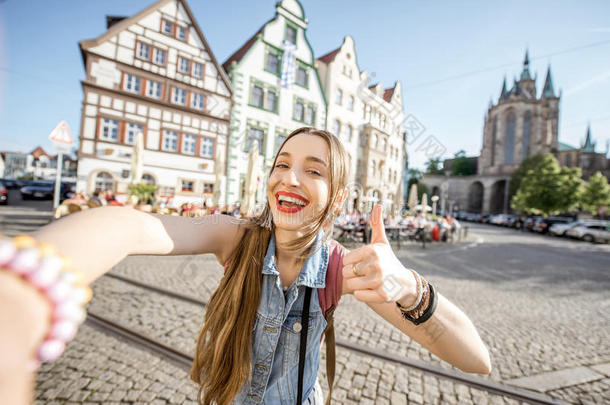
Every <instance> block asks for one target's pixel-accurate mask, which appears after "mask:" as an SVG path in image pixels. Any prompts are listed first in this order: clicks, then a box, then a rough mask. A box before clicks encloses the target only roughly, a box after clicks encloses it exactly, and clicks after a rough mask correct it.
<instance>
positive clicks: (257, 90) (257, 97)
mask: <svg viewBox="0 0 610 405" xmlns="http://www.w3.org/2000/svg"><path fill="white" fill-rule="evenodd" d="M250 104H252V105H254V106H256V107H262V106H263V88H262V87H260V86H253V87H252V95H251V99H250Z"/></svg>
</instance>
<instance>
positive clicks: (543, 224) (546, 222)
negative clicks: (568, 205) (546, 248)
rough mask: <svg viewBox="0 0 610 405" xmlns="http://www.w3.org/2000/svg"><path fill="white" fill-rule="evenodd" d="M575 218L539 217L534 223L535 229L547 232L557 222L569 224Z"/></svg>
mask: <svg viewBox="0 0 610 405" xmlns="http://www.w3.org/2000/svg"><path fill="white" fill-rule="evenodd" d="M572 221H573V218H570V217H548V218H539V219H537V220H536V223H535V224H534V228H533V229H534V231H535V232H539V233H547V232H548V231H549V228H550V227H551V226H553V225H555V224H567V223H569V222H572Z"/></svg>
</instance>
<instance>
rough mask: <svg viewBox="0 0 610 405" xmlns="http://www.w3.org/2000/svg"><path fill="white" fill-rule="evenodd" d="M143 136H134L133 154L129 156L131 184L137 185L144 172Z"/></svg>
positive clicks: (139, 133) (138, 134) (140, 134)
mask: <svg viewBox="0 0 610 405" xmlns="http://www.w3.org/2000/svg"><path fill="white" fill-rule="evenodd" d="M143 157H144V135H143V134H142V132H138V133H137V134H136V139H135V144H134V145H133V153H132V155H131V183H132V184H135V183H139V182H140V180H142V172H143V171H144V160H143Z"/></svg>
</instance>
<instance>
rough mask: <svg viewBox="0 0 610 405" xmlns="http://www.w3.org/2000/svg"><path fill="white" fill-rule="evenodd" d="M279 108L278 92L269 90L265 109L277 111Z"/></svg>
mask: <svg viewBox="0 0 610 405" xmlns="http://www.w3.org/2000/svg"><path fill="white" fill-rule="evenodd" d="M276 109H277V94H276V93H275V91H271V90H267V98H266V99H265V110H269V111H274V112H275V111H276Z"/></svg>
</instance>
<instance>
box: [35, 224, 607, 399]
mask: <svg viewBox="0 0 610 405" xmlns="http://www.w3.org/2000/svg"><path fill="white" fill-rule="evenodd" d="M398 254H399V257H400V258H401V260H402V262H403V263H404V264H405V265H407V266H409V267H413V268H415V269H417V270H418V271H419V272H420V273H422V274H423V275H424V276H426V277H427V278H428V279H429V280H430V281H432V282H433V283H435V285H436V286H437V287H438V289H439V291H440V292H441V293H442V294H443V295H444V296H445V297H447V298H448V299H449V300H451V301H452V302H453V303H455V304H456V305H457V306H458V307H460V308H461V309H462V310H463V311H464V312H465V313H466V314H467V315H468V316H469V317H470V319H471V320H472V321H473V323H474V325H475V326H476V327H477V329H478V330H479V332H480V334H481V337H482V339H483V341H484V342H485V344H486V345H487V347H488V348H489V349H490V352H491V357H492V367H493V370H492V373H491V375H490V376H488V377H485V378H489V379H491V380H494V381H497V382H503V381H505V380H509V379H512V378H516V377H524V376H532V375H537V374H541V373H545V372H548V371H554V370H563V369H566V368H569V367H574V366H591V365H596V364H600V363H606V362H608V361H610V343H609V342H610V336H608V335H609V334H610V328H609V326H610V325H609V324H610V317H609V315H608V314H609V313H610V311H609V310H610V299H609V297H608V295H607V291H608V288H609V287H610V276H609V275H608V273H607V269H608V268H610V247H609V246H608V245H591V244H584V243H579V242H575V241H568V240H563V239H558V238H551V237H542V236H539V235H533V234H527V233H526V234H519V233H517V232H513V231H511V230H504V229H499V228H492V227H486V226H475V227H473V228H472V229H471V235H470V242H468V243H463V244H457V245H438V246H433V247H432V248H431V249H426V250H425V251H424V250H421V249H420V248H414V246H410V247H407V248H406V249H403V250H401V251H400V252H399V253H398ZM113 271H114V272H116V273H118V274H122V275H125V276H128V277H131V278H134V279H138V280H140V281H143V282H146V283H149V284H153V285H157V286H160V287H162V288H166V289H170V290H173V291H177V292H180V293H183V294H187V295H191V296H195V297H198V298H200V299H203V300H207V299H208V298H209V296H210V294H211V292H212V291H213V290H214V288H215V286H216V285H217V283H218V280H219V279H220V277H221V274H222V268H221V267H220V266H219V265H218V263H217V262H216V261H215V258H214V257H213V256H210V255H203V256H184V257H150V256H149V257H146V256H139V257H138V256H134V257H129V258H127V259H126V260H124V261H123V262H121V263H120V264H119V265H118V266H116V268H115V269H114V270H113ZM94 291H95V295H94V297H95V298H94V300H93V301H92V303H91V304H90V310H92V311H97V312H100V313H103V314H104V315H106V316H108V317H111V318H112V319H115V320H117V321H120V322H121V323H124V324H125V325H127V326H130V327H133V328H136V329H138V330H140V331H143V332H147V333H149V334H151V336H153V337H155V338H157V339H159V340H161V341H164V342H166V343H169V344H171V345H172V346H173V347H176V348H179V349H181V350H183V351H186V352H189V353H190V352H192V350H193V347H194V339H195V337H196V335H197V333H198V331H199V328H200V327H201V322H202V319H203V309H202V308H200V307H198V306H197V305H193V304H188V303H185V302H178V301H176V300H175V299H171V298H168V297H164V296H162V295H159V294H156V293H151V292H147V291H143V290H142V289H139V288H137V287H134V286H130V285H128V284H126V283H123V282H120V281H118V280H114V279H109V278H102V279H100V280H98V281H97V282H96V283H95V285H94ZM575 312H577V313H578V315H577V316H574V319H571V317H570V316H569V314H572V313H575ZM336 325H337V337H338V338H340V339H344V340H347V341H350V342H352V343H357V344H361V345H365V346H367V347H370V348H375V349H379V350H385V351H388V352H391V353H394V354H398V355H402V356H406V357H407V358H409V359H415V360H422V361H425V362H427V363H430V364H434V365H438V366H441V367H445V368H452V367H451V366H449V365H448V364H447V363H444V362H442V361H441V360H440V359H438V358H437V357H436V356H434V355H432V354H430V353H429V352H427V351H426V350H425V349H422V348H421V347H420V346H419V345H418V344H417V343H416V342H414V341H412V340H411V339H409V338H408V337H407V336H405V335H403V334H401V333H400V332H399V331H397V330H395V329H394V328H393V327H392V326H390V325H388V324H386V323H385V322H383V321H382V320H381V319H380V318H379V317H378V316H377V315H376V314H375V313H374V312H372V311H371V310H370V309H369V308H368V307H367V306H366V305H365V304H362V303H360V302H357V301H356V300H354V299H353V297H351V296H346V297H344V298H343V299H342V303H341V305H340V307H339V309H338V311H337V315H336ZM371 325H372V326H371ZM96 332H97V331H96ZM83 333H84V332H80V333H79V336H78V338H77V340H76V342H75V343H73V345H75V346H78V345H79V344H81V345H82V346H80V347H82V348H86V349H87V350H82V351H81V352H82V353H83V356H84V355H89V356H93V357H95V355H96V354H99V355H100V356H102V357H103V356H107V354H106V353H105V350H110V351H112V350H115V349H116V348H117V347H118V346H119V345H117V344H116V343H114V342H112V343H110V342H111V341H112V339H113V338H110V337H106V339H107V340H103V339H100V338H99V337H97V336H92V335H91V333H90V332H87V333H90V334H89V335H83ZM97 334H100V333H99V332H97ZM88 339H95V340H92V341H96V342H97V341H99V342H104V344H100V345H99V347H102V348H104V349H103V350H104V352H99V350H98V351H95V352H93V351H92V350H91V349H90V345H89V347H87V344H86V343H87V341H88ZM106 342H109V343H108V344H109V345H110V346H111V347H110V348H107V347H106ZM121 345H125V344H124V343H121ZM72 350H73V349H72V346H70V350H69V351H68V353H72ZM74 350H76V349H74ZM100 350H102V349H100ZM127 350H136V349H135V348H129V349H127ZM121 351H123V349H121V350H119V349H117V353H118V352H121ZM124 353H127V352H126V351H125V352H124ZM122 358H123V359H124V360H123V361H125V362H127V363H129V362H130V361H131V360H130V359H129V358H130V356H126V355H125V354H123V357H122ZM337 360H338V365H337V367H338V370H337V371H338V373H337V381H336V385H335V393H334V397H335V399H337V400H338V402H339V403H362V402H365V403H366V402H367V401H369V402H373V401H374V402H375V403H380V402H381V403H383V402H384V401H391V402H392V403H406V401H407V399H408V402H409V403H426V404H427V403H476V404H479V403H515V401H510V400H505V399H503V398H502V397H499V396H494V395H489V394H488V393H485V392H481V391H478V390H475V389H471V388H469V387H467V386H465V385H461V384H454V383H452V382H450V381H448V380H444V379H440V378H437V377H434V376H429V375H424V374H423V373H421V372H419V371H416V370H413V369H408V368H407V367H404V366H398V365H395V364H393V363H389V362H381V361H380V360H378V359H373V358H371V357H369V356H365V355H361V354H358V353H355V352H351V351H348V350H344V349H338V359H337ZM72 361H74V362H75V365H74V366H72V365H71V364H72ZM157 361H159V362H161V360H158V359H157ZM66 362H67V363H66ZM62 364H63V365H64V366H63V367H64V368H63V369H62V368H61V367H62ZM66 364H70V366H68V365H66ZM78 364H79V363H78V362H77V360H76V359H75V360H72V357H70V356H66V357H65V358H62V359H61V360H60V361H59V362H58V363H56V364H54V365H51V366H45V369H43V372H42V373H41V375H40V378H39V386H38V392H37V395H38V398H39V399H41V400H42V399H43V398H44V397H43V395H45V394H46V392H47V391H48V390H53V389H55V388H52V387H54V386H53V384H63V385H62V388H63V389H66V386H71V387H72V389H73V391H74V392H77V391H79V390H82V389H83V388H81V387H77V385H78V384H76V383H73V382H69V383H66V382H65V381H67V380H66V379H67V378H68V377H67V375H68V376H69V375H72V376H73V378H70V381H73V380H75V379H76V380H78V378H81V377H82V376H79V377H74V376H76V375H77V374H79V373H80V371H81V369H80V366H79V365H78ZM55 367H59V370H55ZM118 367H120V366H118ZM65 370H68V371H67V372H63V371H65ZM324 370H325V369H324V366H323V365H322V366H321V368H320V375H319V378H320V379H321V382H322V384H323V386H324V387H325V391H326V385H325V384H326V383H325V377H324ZM49 375H51V376H50V377H49ZM173 375H175V376H177V375H178V373H173ZM184 376H185V377H184V379H185V380H186V373H184ZM339 376H340V377H339ZM606 377H610V376H606ZM47 381H54V383H49V382H47ZM44 384H47V385H46V386H45V385H44ZM419 387H421V389H420V388H419ZM359 394H361V395H362V396H359ZM548 394H549V395H550V396H552V397H554V398H557V399H562V400H566V401H569V402H572V403H583V404H585V403H604V402H606V403H607V402H609V401H610V381H609V380H608V378H605V379H600V380H597V381H593V382H589V383H586V384H580V385H574V386H569V387H564V388H561V389H557V390H553V391H550V392H548ZM74 395H76V394H74ZM185 395H186V394H185ZM68 399H69V398H68ZM365 399H366V400H365ZM123 401H124V402H129V401H126V400H124V399H123Z"/></svg>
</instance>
